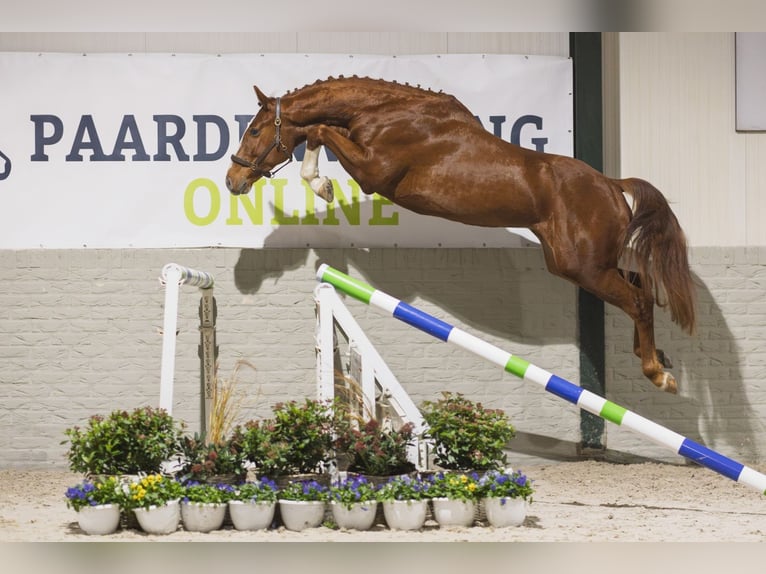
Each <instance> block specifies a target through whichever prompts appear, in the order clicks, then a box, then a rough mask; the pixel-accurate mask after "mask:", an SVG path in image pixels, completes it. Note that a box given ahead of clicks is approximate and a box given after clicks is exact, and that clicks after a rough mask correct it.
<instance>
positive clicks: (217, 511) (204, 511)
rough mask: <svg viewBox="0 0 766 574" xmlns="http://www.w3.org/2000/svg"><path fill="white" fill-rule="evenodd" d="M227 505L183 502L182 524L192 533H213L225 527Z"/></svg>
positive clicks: (222, 503)
mask: <svg viewBox="0 0 766 574" xmlns="http://www.w3.org/2000/svg"><path fill="white" fill-rule="evenodd" d="M225 517H226V503H224V502H221V503H205V502H182V503H181V522H182V523H183V525H184V529H185V530H188V531H190V532H211V531H213V530H218V529H220V528H221V526H223V519H224V518H225Z"/></svg>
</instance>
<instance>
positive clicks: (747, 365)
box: [0, 248, 766, 468]
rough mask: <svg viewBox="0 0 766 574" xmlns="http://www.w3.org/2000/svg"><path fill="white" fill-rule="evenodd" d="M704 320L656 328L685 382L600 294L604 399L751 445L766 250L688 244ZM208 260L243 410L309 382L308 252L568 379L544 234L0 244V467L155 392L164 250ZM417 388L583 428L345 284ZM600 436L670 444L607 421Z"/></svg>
mask: <svg viewBox="0 0 766 574" xmlns="http://www.w3.org/2000/svg"><path fill="white" fill-rule="evenodd" d="M692 256H693V258H692V261H693V268H694V271H695V274H696V275H697V277H698V278H699V280H700V287H699V307H700V318H699V331H698V334H697V335H696V336H695V337H689V336H687V335H685V334H683V333H681V332H680V330H679V329H677V328H676V327H675V325H672V324H670V322H669V319H668V317H667V315H666V314H664V313H662V312H660V313H659V314H658V317H657V339H658V342H659V344H660V346H661V347H663V348H664V349H665V350H666V351H667V352H668V353H669V354H670V356H671V357H672V358H673V359H674V361H675V363H676V367H675V369H674V372H675V374H676V375H677V376H678V377H679V379H680V384H681V394H680V395H678V396H675V397H674V396H671V395H667V394H664V393H660V392H657V391H654V389H653V388H651V385H650V383H649V382H648V381H646V380H645V379H644V378H643V377H642V376H641V374H640V370H639V365H638V360H637V359H636V358H634V357H633V355H632V353H631V348H632V325H631V324H630V322H629V321H628V319H627V318H626V317H625V316H624V315H622V313H621V312H618V311H616V310H613V309H611V308H609V307H608V308H607V392H608V396H609V398H610V399H612V400H614V401H615V402H617V403H618V404H621V405H623V406H625V407H627V408H630V409H631V410H634V411H636V412H638V413H639V414H642V415H644V416H647V417H648V418H651V419H653V420H656V421H657V422H659V423H660V424H664V425H666V426H669V427H670V428H672V429H673V430H676V431H677V432H680V433H682V434H685V435H688V436H690V437H691V438H695V439H698V440H701V441H703V442H705V443H706V444H707V445H709V446H711V447H713V448H718V449H720V450H721V451H722V452H723V453H724V454H727V455H729V456H732V457H735V458H737V457H739V458H740V459H741V460H743V461H746V462H754V461H760V460H763V459H764V458H765V457H766V453H765V452H764V448H763V447H761V446H759V443H760V441H759V435H760V431H762V427H763V423H762V421H763V420H764V419H765V418H766V383H763V376H762V375H763V373H764V370H766V359H764V357H766V355H764V353H763V352H762V351H761V342H762V340H763V338H764V329H763V325H764V324H766V320H765V319H766V317H764V314H766V304H764V303H762V302H761V301H763V300H764V292H765V291H766V284H764V283H766V279H764V277H766V271H764V269H765V267H764V265H765V264H766V250H762V249H755V250H753V249H747V250H746V249H739V250H737V249H695V250H694V252H693V254H692ZM168 262H177V263H180V264H182V265H187V266H189V267H195V268H198V269H201V270H204V271H208V272H211V273H213V274H214V276H215V279H216V286H215V297H216V300H217V304H218V322H217V323H218V329H217V338H218V345H219V347H220V355H219V362H220V373H221V374H222V375H223V376H228V375H230V373H231V371H232V369H233V367H234V365H235V363H236V361H237V360H238V359H240V358H242V359H246V360H248V361H249V362H251V363H253V364H254V365H255V367H256V371H255V372H253V371H252V370H250V369H248V368H243V369H242V370H241V371H240V389H241V390H242V391H243V392H245V394H246V397H245V399H244V403H243V409H242V411H241V415H240V418H241V420H246V419H248V418H252V417H260V416H267V415H268V414H269V412H270V406H271V405H272V404H273V403H274V402H277V401H280V400H287V399H291V398H301V397H304V396H315V393H316V382H315V361H314V327H315V322H314V305H313V299H312V291H313V289H314V287H315V285H316V281H315V279H314V270H315V269H316V267H317V266H318V264H319V263H320V262H322V263H328V264H330V265H332V266H334V267H337V268H339V269H341V270H343V271H347V272H349V273H351V274H352V275H354V276H356V277H359V278H361V279H364V280H366V281H367V282H369V283H371V284H373V285H375V286H376V287H378V288H380V289H382V290H384V291H387V292H389V293H390V294H392V295H394V296H396V297H398V298H401V299H404V300H406V301H408V302H410V303H412V304H415V305H417V306H419V307H421V308H423V309H424V310H425V311H427V312H429V313H432V314H434V315H436V316H437V317H440V318H443V319H445V320H447V321H448V322H450V323H452V324H455V325H456V326H459V327H461V328H463V329H465V330H467V331H469V332H471V333H474V334H476V335H478V336H480V337H482V338H485V339H487V340H488V341H490V342H491V343H493V344H496V345H498V346H499V347H501V348H503V349H506V350H508V351H510V352H512V353H514V354H516V355H519V356H521V357H523V358H525V359H527V360H528V361H530V362H532V363H534V364H536V365H538V366H540V367H543V368H545V369H547V370H549V371H552V372H555V373H556V374H558V375H560V376H562V377H565V378H567V379H569V380H571V381H573V382H577V380H578V354H577V345H576V311H577V310H576V291H575V289H574V287H573V286H571V285H570V284H569V283H566V282H564V281H562V280H560V279H558V278H555V277H553V276H552V275H550V274H548V273H547V272H546V271H545V268H544V263H543V260H542V254H541V252H540V250H538V249H534V248H531V249H510V250H495V249H483V250H481V249H416V250H415V249H413V250H396V249H381V250H369V251H364V250H353V249H325V250H316V251H313V250H308V249H305V250H304V249H279V250H276V249H274V250H268V249H266V250H239V249H190V250H164V249H158V250H78V251H57V250H44V251H43V250H40V251H19V252H12V251H0V269H2V281H0V364H2V366H3V369H2V370H1V371H0V388H1V389H2V400H1V401H0V467H5V468H8V467H30V468H31V467H59V468H63V467H65V466H66V460H65V457H64V452H65V449H66V445H61V444H60V442H61V441H62V440H63V439H64V438H65V437H64V434H63V430H64V429H65V428H67V427H69V426H73V425H75V424H83V423H84V422H85V421H86V420H87V417H88V416H90V415H92V414H97V413H99V414H106V413H108V412H110V411H111V410H113V409H117V408H126V409H129V408H133V407H135V406H139V405H157V404H158V400H159V377H160V356H161V347H162V338H161V335H160V334H159V329H160V327H161V326H162V314H163V301H164V290H163V289H162V288H161V286H160V285H159V282H158V280H157V278H158V276H159V273H160V270H161V268H162V266H163V265H164V264H166V263H168ZM198 304H199V291H198V290H197V289H196V288H191V287H182V288H181V297H180V309H179V319H178V326H179V329H180V333H179V335H178V338H177V359H176V372H175V393H174V396H175V401H174V407H173V409H174V410H173V414H174V416H176V417H179V418H181V419H183V420H185V421H187V423H188V424H189V427H190V430H192V431H193V430H195V429H196V428H198V421H199V393H200V390H199V361H198V358H197V345H198V342H199V332H198V330H197V326H198V311H197V306H198ZM347 305H348V307H349V308H350V309H351V311H352V313H353V314H354V316H355V318H356V319H357V321H358V322H359V323H360V325H361V326H362V327H363V328H364V329H365V331H366V333H367V334H368V336H369V338H370V339H371V341H372V342H373V344H375V346H376V347H377V349H378V351H379V352H380V354H381V355H382V356H383V358H384V359H385V360H386V362H387V363H388V364H389V366H390V367H391V369H392V370H393V372H394V374H395V375H396V376H397V378H398V379H399V381H400V382H401V383H402V385H403V386H404V388H405V389H406V390H407V391H408V392H409V393H410V395H411V396H412V398H413V399H414V400H415V402H416V404H419V403H420V402H421V401H423V400H425V399H431V398H435V397H436V396H437V395H438V393H439V391H441V390H453V391H460V392H464V393H466V394H467V395H469V396H471V397H472V398H474V399H477V400H481V401H483V402H485V403H486V404H488V405H489V406H493V407H497V408H502V409H504V410H506V412H508V414H509V415H510V417H511V420H512V421H513V423H514V424H515V425H516V427H517V428H518V429H519V430H523V431H526V432H530V433H538V434H543V435H547V436H551V437H555V438H559V439H563V440H569V441H577V440H579V413H578V411H577V409H575V408H574V407H572V406H570V405H567V404H565V403H563V402H562V401H561V400H560V399H557V398H556V397H553V396H552V395H549V394H548V393H546V392H545V391H544V390H543V389H541V388H538V387H536V386H534V385H529V384H527V383H523V382H522V381H520V380H518V379H516V378H515V377H513V376H512V375H509V374H507V373H504V372H503V371H502V370H501V369H499V368H498V367H495V366H494V365H492V364H490V363H487V362H485V361H483V360H481V359H478V358H477V357H474V356H473V355H470V354H468V353H467V352H465V351H462V350H460V349H457V348H456V347H453V346H450V345H447V344H445V343H441V342H439V341H436V340H435V339H432V338H431V337H429V336H428V335H425V334H423V333H420V332H419V331H416V330H414V329H412V328H410V327H408V326H406V325H404V324H402V323H399V322H398V321H395V320H392V319H390V318H389V317H386V316H384V315H383V314H382V313H380V312H379V311H377V310H375V309H372V308H369V307H367V306H366V305H363V304H361V303H358V302H356V301H353V300H349V301H348V302H347ZM607 432H608V443H607V446H609V447H610V448H615V449H621V450H625V451H628V452H633V453H636V454H644V455H647V456H656V457H658V458H667V459H672V460H677V457H674V456H673V455H672V454H668V452H667V451H666V450H665V449H664V448H661V447H655V446H653V445H651V444H648V443H647V442H646V440H645V439H643V438H641V437H639V436H637V435H635V434H634V433H631V432H630V431H623V430H622V429H620V428H619V427H615V426H614V425H607Z"/></svg>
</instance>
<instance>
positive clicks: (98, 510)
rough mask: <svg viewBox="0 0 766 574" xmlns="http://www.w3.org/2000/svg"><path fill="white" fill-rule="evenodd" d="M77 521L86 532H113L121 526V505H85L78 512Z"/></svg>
mask: <svg viewBox="0 0 766 574" xmlns="http://www.w3.org/2000/svg"><path fill="white" fill-rule="evenodd" d="M77 523H78V524H79V526H80V530H82V531H83V532H85V534H112V533H113V532H115V531H116V530H117V528H118V527H119V526H120V505H119V504H99V505H97V506H85V507H83V508H81V509H80V510H79V511H78V512H77Z"/></svg>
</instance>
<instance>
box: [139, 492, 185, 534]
mask: <svg viewBox="0 0 766 574" xmlns="http://www.w3.org/2000/svg"><path fill="white" fill-rule="evenodd" d="M133 513H134V514H135V515H136V519H137V520H138V524H139V526H141V530H143V531H144V532H146V533H148V534H170V533H171V532H175V531H176V530H178V522H179V521H180V520H181V509H180V504H179V503H178V500H171V501H170V502H168V503H167V504H163V505H162V506H150V507H149V508H134V509H133Z"/></svg>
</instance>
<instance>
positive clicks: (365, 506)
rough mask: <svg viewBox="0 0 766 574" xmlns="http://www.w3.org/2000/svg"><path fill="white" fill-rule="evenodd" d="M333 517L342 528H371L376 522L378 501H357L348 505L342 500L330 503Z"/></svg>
mask: <svg viewBox="0 0 766 574" xmlns="http://www.w3.org/2000/svg"><path fill="white" fill-rule="evenodd" d="M330 508H331V509H332V517H333V519H334V520H335V524H337V525H338V526H339V527H340V528H347V529H349V530H369V529H370V528H372V525H373V524H374V523H375V513H376V511H377V510H378V503H377V501H374V500H373V501H372V502H355V503H353V504H351V506H350V507H349V506H347V505H345V504H343V503H342V502H336V501H333V502H331V503H330Z"/></svg>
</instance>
